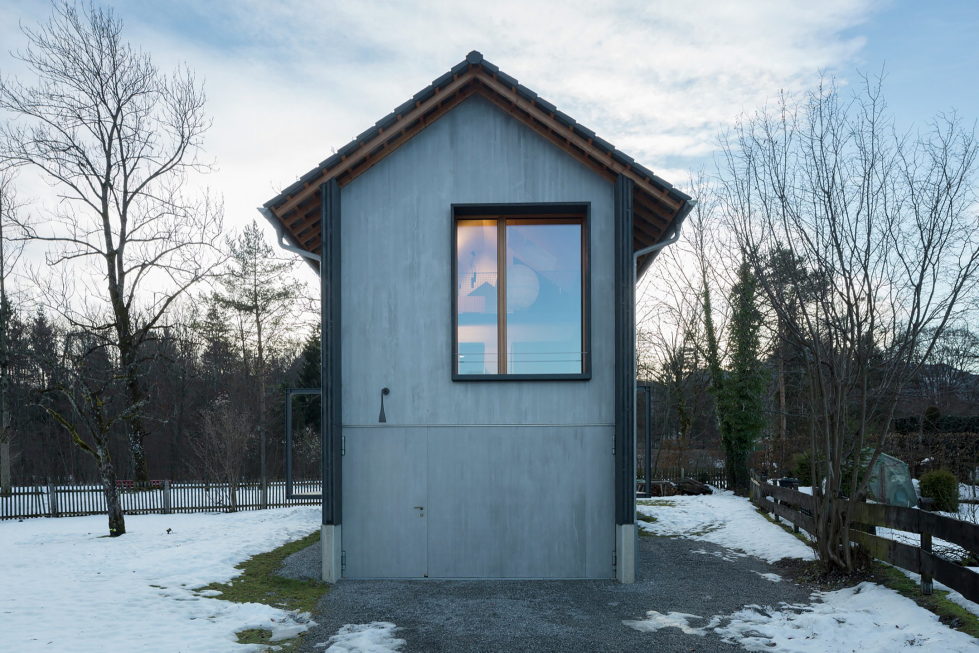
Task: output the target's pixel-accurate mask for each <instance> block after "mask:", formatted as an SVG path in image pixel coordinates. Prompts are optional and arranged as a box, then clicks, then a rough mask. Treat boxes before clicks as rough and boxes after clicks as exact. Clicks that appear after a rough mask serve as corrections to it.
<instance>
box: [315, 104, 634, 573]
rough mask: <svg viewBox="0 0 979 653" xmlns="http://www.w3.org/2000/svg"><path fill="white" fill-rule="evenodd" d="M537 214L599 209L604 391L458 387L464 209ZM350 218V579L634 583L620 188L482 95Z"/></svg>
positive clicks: (421, 143) (358, 201) (596, 258)
mask: <svg viewBox="0 0 979 653" xmlns="http://www.w3.org/2000/svg"><path fill="white" fill-rule="evenodd" d="M531 202H555V203H558V202H561V203H567V202H582V203H588V204H589V205H590V224H589V232H590V233H589V235H590V252H591V260H590V281H591V300H592V301H591V306H590V307H589V308H590V318H591V337H590V348H591V374H592V378H591V379H590V380H586V381H501V382H487V381H453V380H452V373H451V370H452V332H451V329H452V314H451V312H452V309H451V300H452V296H451V288H452V281H451V279H450V277H451V262H452V258H453V256H455V253H454V252H453V251H452V246H451V243H452V229H453V228H454V227H453V218H452V210H451V206H452V205H453V204H461V203H487V204H489V203H493V204H498V203H531ZM341 207H342V208H341V216H342V217H341V224H342V228H341V230H340V233H341V241H340V242H341V250H342V259H341V266H342V270H341V275H340V276H341V282H340V287H341V303H342V306H343V310H342V317H341V330H340V337H341V341H342V369H343V372H342V374H343V382H342V425H343V428H342V430H343V439H344V452H345V453H344V456H343V458H342V465H343V475H342V478H343V493H342V500H343V538H342V544H341V548H340V549H339V551H342V554H341V555H342V557H343V559H344V560H345V563H346V564H345V567H343V568H342V571H341V573H342V576H344V577H348V578H371V577H408V578H424V577H429V578H612V577H615V576H616V575H618V577H619V578H620V580H622V579H628V578H631V575H632V574H631V572H630V571H629V570H626V573H624V575H623V569H622V566H623V565H622V563H623V562H624V561H625V560H626V559H628V560H631V561H634V555H633V556H631V557H627V558H623V556H622V555H620V556H619V559H620V564H619V572H618V573H616V571H615V569H614V568H613V559H614V557H615V550H616V546H617V540H619V546H622V544H621V542H622V538H621V537H618V538H617V537H616V526H615V511H614V506H613V501H614V485H613V484H614V480H613V461H614V456H613V433H614V419H615V417H614V396H613V393H614V383H613V368H614V360H613V356H614V351H613V349H614V347H613V325H614V301H613V295H614V278H613V274H614V262H613V256H614V243H613V239H614V228H613V184H612V183H611V182H609V181H607V180H606V179H604V178H603V177H601V176H599V175H597V174H595V173H594V172H593V171H591V170H590V169H588V168H587V167H585V166H584V165H583V164H581V163H580V162H578V161H577V160H575V159H573V158H572V157H571V156H569V155H568V154H567V153H566V152H564V151H562V150H559V149H558V148H557V147H555V146H554V145H552V144H551V143H549V142H547V141H546V140H544V139H543V138H542V137H541V136H539V135H537V134H536V133H534V132H533V131H532V130H530V129H529V128H527V127H526V126H525V125H523V124H522V123H520V122H518V121H517V120H515V119H514V118H512V117H510V116H508V115H507V114H505V113H503V112H502V111H501V110H499V109H498V108H496V107H495V106H494V105H493V104H491V103H490V102H488V101H487V100H485V99H482V98H480V97H478V96H474V97H472V98H470V99H468V100H466V101H464V102H463V103H462V104H460V105H459V106H457V107H456V108H454V109H453V110H451V111H450V112H448V113H447V114H446V115H444V116H443V117H442V118H440V119H439V120H438V121H437V122H435V123H434V124H433V125H431V126H429V127H427V128H426V129H425V130H423V131H422V132H421V133H420V134H418V135H417V136H415V137H414V138H413V139H412V140H410V141H409V142H408V143H406V144H405V145H403V146H401V147H400V148H399V149H398V150H397V151H395V152H394V153H392V154H391V155H389V156H388V157H386V158H384V159H383V160H382V161H380V162H379V163H378V164H377V165H375V166H374V167H372V168H371V169H369V170H368V171H367V172H365V173H364V174H362V175H361V176H359V177H358V178H357V179H355V180H354V181H353V182H352V183H350V184H349V185H347V186H345V187H343V189H342V194H341ZM384 387H387V388H390V394H389V395H387V396H386V397H384V409H385V415H386V418H387V421H386V423H383V424H382V423H379V422H378V416H379V411H380V406H381V389H382V388H384ZM338 530H339V529H338ZM336 539H337V538H336V534H334V535H333V537H332V539H331V542H330V546H331V549H330V551H327V550H326V549H325V548H324V554H325V555H324V560H325V559H326V557H327V555H329V556H333V557H336V556H337V554H338V549H337V547H336V544H335V542H336ZM326 546H327V542H326V540H324V547H326ZM633 547H634V543H633ZM632 550H633V551H634V548H633V549H632ZM328 564H329V565H331V566H330V568H331V569H334V568H335V566H336V564H335V563H326V562H324V570H325V569H326V567H327V566H328ZM629 564H631V563H629Z"/></svg>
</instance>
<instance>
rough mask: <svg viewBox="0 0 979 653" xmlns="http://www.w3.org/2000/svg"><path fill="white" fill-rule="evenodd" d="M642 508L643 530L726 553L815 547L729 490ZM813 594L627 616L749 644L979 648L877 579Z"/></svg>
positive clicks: (637, 623) (776, 553) (783, 552)
mask: <svg viewBox="0 0 979 653" xmlns="http://www.w3.org/2000/svg"><path fill="white" fill-rule="evenodd" d="M643 504H645V505H643ZM638 511H639V512H640V514H642V515H643V516H645V517H646V519H645V520H643V521H641V522H640V527H641V528H642V529H643V530H645V531H647V532H649V533H653V534H656V535H662V536H674V537H682V538H686V539H692V540H698V541H705V542H711V543H713V544H716V545H720V546H722V547H725V549H727V551H726V552H721V553H719V552H713V553H712V554H710V555H714V556H715V557H719V558H721V559H722V560H728V561H733V560H736V559H737V558H739V557H742V556H755V557H758V558H761V559H763V560H766V561H768V562H774V561H776V560H779V559H782V558H803V559H812V558H813V551H812V549H811V548H810V547H808V546H807V545H805V544H803V543H802V542H801V541H799V539H797V538H795V537H793V536H792V535H790V534H789V533H787V532H785V531H784V530H782V529H781V528H779V527H778V526H776V525H774V524H772V523H770V522H769V521H768V520H766V519H765V518H764V517H762V516H761V515H760V514H758V512H757V511H756V510H755V509H754V507H753V506H752V505H751V504H750V503H749V502H748V500H747V499H744V498H742V497H737V496H735V495H734V494H732V493H730V492H718V491H715V494H713V495H707V496H697V497H667V498H657V499H651V500H647V501H643V502H641V503H640V505H639V506H638ZM692 552H693V553H697V551H692ZM704 553H705V554H706V553H707V552H706V551H705V552H704ZM776 579H778V577H777V576H776V577H775V578H772V579H771V580H776ZM810 598H811V601H812V602H811V603H780V604H778V605H764V604H761V603H752V604H749V605H746V606H744V608H742V609H741V610H738V611H735V612H733V613H729V614H719V615H709V614H703V615H696V614H688V613H682V612H658V611H656V610H650V611H648V612H647V613H646V614H645V615H644V616H643V617H640V618H637V619H634V620H625V621H623V623H624V624H625V625H626V626H628V627H630V628H634V629H636V630H639V631H642V632H656V631H659V630H662V629H665V628H677V629H679V630H680V631H682V632H683V633H685V634H688V635H694V636H698V637H706V636H707V635H711V634H713V635H716V636H719V637H720V638H721V639H722V640H723V641H724V642H727V643H731V644H737V645H739V646H741V647H743V648H745V649H746V650H749V651H773V650H775V651H785V652H790V653H791V652H799V653H810V652H812V653H817V652H818V653H822V652H824V651H840V652H843V651H854V652H856V651H859V652H861V653H872V652H880V653H885V652H890V651H904V650H907V651H943V652H945V653H952V652H959V651H961V652H963V653H964V652H966V651H970V652H974V651H977V650H979V641H977V640H976V639H974V638H972V637H969V636H968V635H966V634H964V633H960V632H958V631H955V630H952V629H950V628H947V627H946V626H944V625H942V624H941V623H940V622H939V620H938V617H937V616H936V615H934V614H932V613H931V612H928V611H927V610H925V609H923V608H921V607H920V606H918V605H917V604H916V603H914V601H911V600H910V599H907V598H905V597H903V596H901V595H900V594H898V593H897V592H894V591H893V590H890V589H887V588H885V587H882V586H880V585H876V584H874V583H861V584H859V585H857V586H855V587H851V588H846V589H842V590H838V591H834V592H814V593H813V594H812V596H811V597H810Z"/></svg>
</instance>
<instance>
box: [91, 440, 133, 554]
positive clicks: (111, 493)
mask: <svg viewBox="0 0 979 653" xmlns="http://www.w3.org/2000/svg"><path fill="white" fill-rule="evenodd" d="M95 459H96V462H97V464H98V467H99V479H100V480H101V481H102V494H103V495H105V505H106V509H107V512H108V515H109V537H119V536H120V535H124V534H125V532H126V519H125V517H124V516H123V514H122V501H121V500H120V499H119V489H118V488H117V487H116V469H115V467H113V466H112V459H111V458H110V457H109V451H108V449H107V448H106V447H105V445H101V446H99V447H98V448H97V449H96V456H95Z"/></svg>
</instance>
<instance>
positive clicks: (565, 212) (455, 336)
mask: <svg viewBox="0 0 979 653" xmlns="http://www.w3.org/2000/svg"><path fill="white" fill-rule="evenodd" d="M451 208H452V211H451V221H450V225H451V227H450V230H451V232H452V233H451V250H450V251H451V259H452V273H451V276H450V278H449V282H450V287H451V297H452V309H451V311H450V313H451V315H450V316H449V320H450V324H451V327H450V331H451V332H452V356H451V361H450V364H451V367H452V380H453V381H589V380H591V309H592V302H591V202H535V203H534V202H532V203H519V204H452V206H451ZM506 218H514V219H525V218H535V219H538V218H539V219H541V220H547V219H548V218H554V219H565V220H567V219H569V218H573V219H576V220H581V276H582V285H581V372H578V373H572V374H509V373H507V374H460V373H459V306H458V304H459V301H458V289H457V288H456V284H457V282H458V279H457V277H458V274H459V271H458V258H459V255H458V251H457V249H458V233H459V230H458V223H459V221H460V220H478V219H484V220H501V219H503V220H505V219H506ZM498 246H499V244H498ZM497 319H498V320H499V319H500V318H499V317H498V318H497ZM504 319H505V318H504Z"/></svg>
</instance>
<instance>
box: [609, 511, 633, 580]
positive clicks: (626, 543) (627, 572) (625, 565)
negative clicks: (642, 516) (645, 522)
mask: <svg viewBox="0 0 979 653" xmlns="http://www.w3.org/2000/svg"><path fill="white" fill-rule="evenodd" d="M637 537H638V531H637V530H636V525H635V524H616V525H615V579H616V580H618V581H619V582H620V583H634V582H636V538H637Z"/></svg>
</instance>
